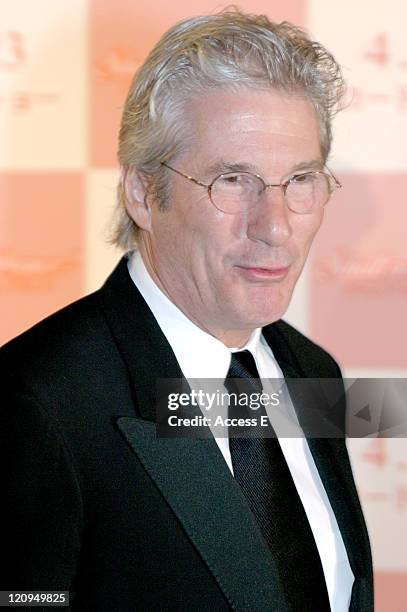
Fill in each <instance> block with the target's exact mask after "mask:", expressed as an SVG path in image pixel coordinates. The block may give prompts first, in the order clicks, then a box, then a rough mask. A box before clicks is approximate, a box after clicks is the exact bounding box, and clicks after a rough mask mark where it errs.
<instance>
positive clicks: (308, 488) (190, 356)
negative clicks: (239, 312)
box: [129, 251, 354, 612]
mask: <svg viewBox="0 0 407 612" xmlns="http://www.w3.org/2000/svg"><path fill="white" fill-rule="evenodd" d="M129 273H130V276H131V278H132V280H133V282H134V283H135V285H136V286H137V288H138V290H139V291H140V293H141V295H142V296H143V298H144V300H145V301H146V302H147V304H148V306H149V308H150V310H151V311H152V313H153V315H154V317H155V318H156V320H157V323H158V325H159V326H160V328H161V330H162V332H163V333H164V335H165V336H166V338H167V340H168V342H169V344H170V345H171V348H172V350H173V351H174V354H175V357H176V359H177V361H178V363H179V366H180V368H181V370H182V373H183V375H184V376H185V378H186V379H187V380H188V381H191V380H192V381H193V380H199V379H203V378H213V379H221V380H224V379H225V378H226V375H227V372H228V370H229V366H230V360H231V352H234V351H237V350H245V349H246V350H249V351H250V352H251V353H252V355H253V357H254V359H255V361H256V365H257V369H258V372H259V376H260V378H265V379H267V378H283V374H282V372H281V370H280V368H279V366H278V364H277V361H276V359H275V358H274V356H273V352H272V350H271V349H270V347H269V346H268V344H267V342H266V341H265V339H264V338H263V335H262V333H261V329H260V328H259V329H256V330H255V331H254V332H253V333H252V335H251V337H250V339H249V341H248V342H247V344H246V345H245V346H244V347H241V348H239V349H230V348H228V347H227V346H225V345H224V344H223V343H222V342H221V341H220V340H217V339H216V338H215V337H213V336H211V335H210V334H208V333H207V332H205V331H203V330H202V329H200V328H199V327H198V326H197V325H195V324H194V323H193V322H192V321H191V320H190V319H188V318H187V317H186V316H185V315H184V313H183V312H182V311H181V310H180V309H179V308H178V307H177V306H175V304H174V303H173V302H171V301H170V300H169V299H168V297H167V296H166V295H165V294H164V293H163V292H162V291H161V290H160V289H159V288H158V287H157V285H156V284H155V283H154V281H153V280H152V278H151V277H150V275H149V273H148V272H147V270H146V267H145V265H144V262H143V260H142V257H141V255H140V254H139V253H138V252H137V251H135V252H134V253H133V254H132V255H131V258H130V260H129ZM269 416H270V414H269ZM271 421H272V418H271ZM272 422H273V421H272ZM215 440H216V443H217V444H218V446H219V449H220V451H221V453H222V455H223V457H224V459H225V461H226V463H227V465H228V467H229V469H230V471H231V472H232V474H233V467H232V460H231V455H230V450H229V441H228V439H227V438H219V437H216V438H215ZM279 442H280V446H281V449H282V451H283V454H284V457H285V459H286V461H287V465H288V467H289V469H290V472H291V475H292V477H293V480H294V483H295V486H296V488H297V491H298V494H299V496H300V499H301V501H302V504H303V506H304V509H305V512H306V515H307V517H308V521H309V523H310V526H311V530H312V533H313V535H314V538H315V542H316V545H317V548H318V551H319V555H320V558H321V563H322V567H323V571H324V575H325V581H326V585H327V589H328V595H329V601H330V605H331V610H332V612H346V611H347V610H349V603H350V598H351V592H352V586H353V582H354V575H353V573H352V570H351V568H350V565H349V561H348V556H347V553H346V549H345V546H344V543H343V540H342V536H341V534H340V531H339V528H338V525H337V522H336V518H335V515H334V513H333V510H332V508H331V504H330V502H329V500H328V496H327V494H326V492H325V488H324V486H323V484H322V481H321V478H320V476H319V473H318V470H317V468H316V466H315V463H314V460H313V458H312V455H311V452H310V450H309V447H308V444H307V441H306V439H305V438H304V437H292V438H291V437H290V438H280V437H279Z"/></svg>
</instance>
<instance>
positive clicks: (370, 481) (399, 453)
mask: <svg viewBox="0 0 407 612" xmlns="http://www.w3.org/2000/svg"><path fill="white" fill-rule="evenodd" d="M348 446H349V450H350V451H351V456H352V458H353V461H352V463H353V467H354V472H355V477H356V480H357V482H358V488H359V494H360V495H361V496H362V500H364V511H365V515H366V520H367V524H368V528H369V531H370V537H371V543H372V553H373V560H374V566H375V569H376V570H386V571H391V570H396V571H407V555H406V542H407V521H406V515H407V483H406V476H407V440H406V439H405V438H397V439H389V438H376V439H369V440H364V439H353V440H350V441H349V442H348Z"/></svg>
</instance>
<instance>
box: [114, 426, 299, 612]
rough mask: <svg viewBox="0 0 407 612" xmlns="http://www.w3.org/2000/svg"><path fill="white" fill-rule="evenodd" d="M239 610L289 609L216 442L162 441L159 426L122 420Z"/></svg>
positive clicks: (127, 434) (145, 463)
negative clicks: (158, 435) (157, 432)
mask: <svg viewBox="0 0 407 612" xmlns="http://www.w3.org/2000/svg"><path fill="white" fill-rule="evenodd" d="M118 425H119V428H120V429H121V431H122V432H123V434H124V436H125V437H126V439H127V441H128V442H129V444H130V446H131V447H132V449H133V450H134V452H135V453H136V454H137V456H138V458H139V459H140V461H141V463H142V464H143V466H144V468H145V469H146V471H147V472H148V474H149V475H150V477H151V478H152V480H153V481H154V483H155V484H156V486H157V487H158V488H159V490H160V492H161V494H162V495H163V497H164V498H165V499H166V501H167V502H168V504H169V505H170V507H171V509H172V511H173V512H174V514H175V515H176V516H177V518H178V520H179V521H180V523H181V524H182V525H183V527H184V529H185V532H186V533H187V535H188V537H189V538H190V540H191V541H192V543H193V544H194V546H195V547H196V549H197V550H198V552H199V553H200V555H201V557H202V559H203V560H204V562H205V563H206V565H207V566H208V568H209V569H210V571H211V572H212V574H213V576H214V577H215V580H216V581H217V582H218V584H219V587H220V588H221V590H222V591H223V593H224V595H225V596H226V598H227V600H228V601H229V604H230V605H231V607H232V609H234V610H259V611H261V610H264V611H266V610H270V609H276V610H281V611H286V610H288V608H287V604H286V601H285V598H284V595H283V594H282V593H281V592H280V591H281V590H280V589H279V577H278V573H277V569H276V567H275V564H274V561H273V559H272V557H271V555H270V552H269V550H268V548H267V546H266V544H265V542H264V540H263V538H262V537H261V535H260V533H259V531H258V528H257V526H256V525H255V523H254V519H253V518H252V515H251V514H250V512H249V510H248V507H247V503H246V500H245V499H244V497H243V494H242V492H241V490H240V488H239V487H238V486H237V485H236V483H235V481H234V479H233V477H232V475H231V474H230V472H229V469H228V468H227V465H226V463H225V461H224V459H223V457H222V455H221V453H220V451H219V449H218V447H217V445H216V442H215V441H214V440H213V439H182V438H157V437H156V430H155V424H154V423H150V422H147V421H143V420H141V419H133V418H127V417H124V418H122V419H120V420H119V421H118Z"/></svg>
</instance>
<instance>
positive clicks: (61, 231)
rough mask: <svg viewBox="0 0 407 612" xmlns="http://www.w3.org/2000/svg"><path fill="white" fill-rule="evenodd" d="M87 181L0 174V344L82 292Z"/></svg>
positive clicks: (59, 176)
mask: <svg viewBox="0 0 407 612" xmlns="http://www.w3.org/2000/svg"><path fill="white" fill-rule="evenodd" d="M83 180H84V179H83V176H82V175H81V174H77V173H73V174H45V173H44V174H43V173H41V174H19V173H18V174H17V173H15V174H13V173H10V174H0V194H1V208H0V215H1V223H0V288H1V293H2V300H1V310H0V343H2V342H4V341H6V340H8V339H10V338H12V337H13V336H15V335H16V334H18V333H20V332H22V331H23V330H24V329H26V328H27V327H29V326H31V325H32V324H34V323H35V322H36V321H38V320H39V319H42V318H43V317H44V316H46V315H47V314H50V313H51V312H53V311H54V310H56V309H58V308H60V307H61V306H63V305H65V304H67V303H69V302H71V301H73V300H74V299H75V298H77V297H78V295H80V293H81V292H82V290H83V280H82V268H83V234H84V231H83V230H84V228H83V212H82V210H83Z"/></svg>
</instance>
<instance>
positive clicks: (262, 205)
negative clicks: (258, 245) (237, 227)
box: [247, 185, 292, 246]
mask: <svg viewBox="0 0 407 612" xmlns="http://www.w3.org/2000/svg"><path fill="white" fill-rule="evenodd" d="M291 234H292V228H291V224H290V211H289V209H288V207H287V204H286V202H285V197H284V191H283V189H282V187H281V186H279V185H276V186H272V185H270V186H268V187H267V188H266V189H265V190H264V191H263V193H262V196H261V198H260V200H259V202H258V203H257V205H256V206H255V207H253V208H252V209H251V210H250V214H249V218H248V227H247V235H248V237H249V238H250V239H251V240H256V241H258V242H264V243H266V244H268V245H270V246H282V245H283V244H285V243H286V242H287V240H288V239H289V238H290V236H291Z"/></svg>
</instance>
